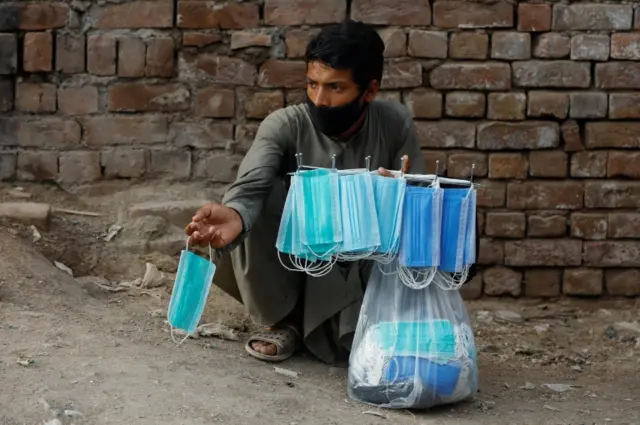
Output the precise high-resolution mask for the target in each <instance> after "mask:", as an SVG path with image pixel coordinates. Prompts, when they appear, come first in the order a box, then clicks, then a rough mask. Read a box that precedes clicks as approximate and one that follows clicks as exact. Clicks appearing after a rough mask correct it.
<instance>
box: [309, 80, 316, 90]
mask: <svg viewBox="0 0 640 425" xmlns="http://www.w3.org/2000/svg"><path fill="white" fill-rule="evenodd" d="M307 87H309V88H312V89H314V90H315V89H316V88H318V84H316V83H311V82H308V83H307Z"/></svg>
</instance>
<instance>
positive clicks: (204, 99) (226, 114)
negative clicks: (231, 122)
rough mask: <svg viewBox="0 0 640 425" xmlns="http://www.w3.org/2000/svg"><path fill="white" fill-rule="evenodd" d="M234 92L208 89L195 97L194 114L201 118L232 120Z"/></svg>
mask: <svg viewBox="0 0 640 425" xmlns="http://www.w3.org/2000/svg"><path fill="white" fill-rule="evenodd" d="M235 105H236V104H235V92H234V91H233V89H222V88H215V87H209V88H206V89H203V90H201V91H200V92H199V93H198V95H197V96H196V101H195V109H196V114H198V116H201V117H212V118H232V117H233V116H234V115H235V112H236V108H235Z"/></svg>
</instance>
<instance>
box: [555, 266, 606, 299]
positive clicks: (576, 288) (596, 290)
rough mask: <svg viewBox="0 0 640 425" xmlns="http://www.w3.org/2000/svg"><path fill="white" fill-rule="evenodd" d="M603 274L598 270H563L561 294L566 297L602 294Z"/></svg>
mask: <svg viewBox="0 0 640 425" xmlns="http://www.w3.org/2000/svg"><path fill="white" fill-rule="evenodd" d="M602 277H603V272H602V270H598V269H587V268H577V269H565V270H564V278H563V282H562V292H563V293H564V294H566V295H582V296H585V295H587V296H588V295H600V294H602V281H603V278H602Z"/></svg>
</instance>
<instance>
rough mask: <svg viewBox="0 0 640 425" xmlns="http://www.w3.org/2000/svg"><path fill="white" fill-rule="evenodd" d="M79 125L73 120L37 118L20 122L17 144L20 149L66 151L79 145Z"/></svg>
mask: <svg viewBox="0 0 640 425" xmlns="http://www.w3.org/2000/svg"><path fill="white" fill-rule="evenodd" d="M80 136H81V130H80V125H79V124H78V123H77V122H76V121H75V120H66V119H63V118H59V117H39V118H38V120H37V121H26V120H22V121H21V122H20V126H19V127H18V143H19V145H20V146H22V147H34V148H47V149H68V148H74V147H77V146H78V145H79V144H80Z"/></svg>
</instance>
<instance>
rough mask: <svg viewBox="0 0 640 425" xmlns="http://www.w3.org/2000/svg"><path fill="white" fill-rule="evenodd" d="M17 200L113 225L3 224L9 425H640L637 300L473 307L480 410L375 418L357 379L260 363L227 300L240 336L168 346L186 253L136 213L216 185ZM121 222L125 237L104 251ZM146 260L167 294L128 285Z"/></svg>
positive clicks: (225, 307)
mask: <svg viewBox="0 0 640 425" xmlns="http://www.w3.org/2000/svg"><path fill="white" fill-rule="evenodd" d="M21 189H22V190H17V189H16V187H14V186H10V185H4V186H2V185H0V202H4V201H37V202H48V203H50V204H51V205H53V206H54V207H56V208H62V209H66V210H75V211H85V212H86V211H89V212H97V213H100V214H102V215H101V216H90V215H78V214H73V213H69V212H61V211H54V213H53V217H52V221H51V224H50V226H49V228H48V229H38V232H37V234H36V233H34V230H33V228H30V227H29V226H28V225H25V224H19V223H13V222H12V223H9V222H0V377H1V378H0V382H1V385H2V390H1V391H0V425H22V424H25V425H26V424H30V425H31V424H42V423H48V424H49V425H60V424H62V425H69V424H101V425H102V424H105V425H106V424H135V425H147V424H149V425H151V424H153V425H163V424H171V425H176V424H185V425H186V424H189V425H192V424H193V425H197V424H211V423H224V424H242V425H245V424H250V423H257V422H259V423H281V424H285V425H294V424H297V425H302V424H309V425H316V424H317V425H319V424H352V423H363V424H385V423H389V424H399V425H404V424H429V425H437V424H450V425H467V424H469V425H471V424H492V425H493V424H505V425H512V424H513V425H515V424H523V425H524V424H526V425H535V424H545V425H547V424H574V425H578V424H585V425H587V424H589V425H591V424H620V425H622V424H640V383H639V382H640V381H639V378H638V377H639V376H640V325H638V321H639V320H640V300H632V299H627V300H622V299H618V300H600V301H592V300H577V299H560V300H546V301H542V300H514V299H482V300H477V301H469V302H467V306H468V309H469V312H470V315H471V317H472V321H473V327H474V331H475V334H476V343H477V345H478V348H479V361H480V375H481V377H480V391H479V393H478V394H477V395H476V396H475V397H474V399H472V400H469V401H468V402H464V403H461V404H458V405H453V406H446V407H442V408H438V409H433V410H431V411H427V412H418V411H384V410H375V409H373V410H372V409H371V407H368V406H364V405H361V404H358V403H355V402H353V401H351V400H349V398H348V396H347V393H346V369H339V368H333V367H329V366H326V365H323V364H321V363H319V362H317V361H316V360H314V359H313V358H311V357H310V356H309V355H306V354H302V355H301V356H298V357H296V358H294V359H292V360H290V361H288V362H286V363H284V364H281V365H279V366H281V367H284V368H287V369H289V370H291V371H295V372H297V373H298V374H299V375H298V377H297V378H291V377H287V376H283V375H280V374H278V373H276V372H275V370H274V365H270V364H265V363H261V362H258V361H256V360H254V359H251V358H250V357H248V356H247V355H246V353H245V352H244V348H243V341H244V338H246V337H247V333H248V332H250V331H251V329H252V324H251V323H250V321H249V319H248V318H247V317H246V316H245V314H244V312H243V310H242V306H240V305H239V304H238V303H236V302H235V301H233V300H231V299H230V298H229V297H227V296H225V295H224V294H222V293H220V292H219V291H217V290H214V291H212V293H211V294H210V297H209V303H208V306H207V309H206V311H205V315H204V318H203V320H202V322H203V323H217V324H221V325H224V326H227V327H228V328H229V329H231V330H233V331H235V332H236V333H238V335H239V337H240V340H239V341H229V340H226V339H220V338H213V337H199V338H197V339H189V340H187V341H186V342H185V343H184V344H182V345H181V346H179V347H178V346H176V345H175V344H174V343H173V342H172V341H171V339H170V337H169V333H168V328H167V325H166V323H165V319H166V309H167V304H168V301H169V297H170V288H169V286H170V284H169V285H168V284H167V283H166V282H167V281H169V280H170V278H171V276H172V275H171V273H172V272H174V271H175V267H176V264H177V254H178V253H179V251H180V249H181V248H182V246H183V244H184V237H183V234H182V229H181V228H180V227H179V226H178V224H179V223H180V220H179V218H178V219H177V218H176V214H173V213H169V212H167V211H160V212H156V213H153V214H148V215H142V216H140V217H131V214H130V213H129V212H128V207H129V206H130V205H133V204H136V203H142V202H158V201H163V202H164V201H178V200H198V199H216V198H217V197H218V196H219V194H220V189H219V188H216V187H208V186H205V185H197V184H189V185H179V184H173V185H169V184H156V185H151V184H145V185H140V186H136V187H129V186H127V185H125V184H124V183H119V182H113V183H108V184H104V185H100V186H92V187H78V188H73V189H67V190H63V189H61V188H59V187H57V186H36V185H34V186H23V187H22V188H21ZM177 216H178V217H179V214H178V215H177ZM113 225H118V226H120V227H121V228H120V230H119V231H118V232H117V233H116V235H115V236H114V237H113V238H112V239H111V240H110V241H109V242H107V241H105V237H106V236H107V235H108V233H109V230H110V229H111V230H114V228H113V227H111V226H113ZM107 239H108V238H107ZM54 261H57V262H60V263H62V264H64V265H65V266H67V267H69V268H70V269H71V270H72V271H73V274H74V276H75V278H74V277H72V276H71V275H69V274H68V273H67V272H65V271H63V270H60V268H56V266H54V263H53V262H54ZM147 262H149V263H151V264H154V265H155V266H157V267H158V268H159V269H160V270H161V271H162V273H165V274H166V275H165V277H166V279H165V281H164V282H163V281H162V280H159V282H160V283H159V285H160V286H159V287H157V288H150V289H149V288H146V289H143V288H140V281H137V282H136V281H134V282H133V283H131V281H132V280H134V279H136V278H142V277H143V275H144V274H145V263H147ZM59 267H60V266H59ZM62 268H64V267H62ZM76 278H78V279H76ZM123 282H124V284H122V283H123ZM96 283H98V284H100V285H102V287H100V286H98V285H97V284H96ZM119 284H120V285H119ZM505 311H507V312H511V313H515V315H514V314H506V313H505ZM512 316H513V317H512ZM545 384H569V385H571V387H570V389H568V388H569V387H567V386H566V385H565V386H564V388H558V387H554V386H553V385H552V386H551V388H549V387H546V386H545ZM558 389H561V390H566V391H562V392H560V391H557V390H558ZM56 418H57V420H58V421H59V422H55V421H54V419H56Z"/></svg>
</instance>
